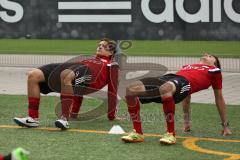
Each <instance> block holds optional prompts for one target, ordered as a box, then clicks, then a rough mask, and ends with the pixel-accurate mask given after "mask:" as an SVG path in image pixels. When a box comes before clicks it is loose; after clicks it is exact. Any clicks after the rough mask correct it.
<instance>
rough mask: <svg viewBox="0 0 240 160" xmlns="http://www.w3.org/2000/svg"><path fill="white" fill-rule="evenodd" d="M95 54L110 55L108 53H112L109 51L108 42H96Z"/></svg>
mask: <svg viewBox="0 0 240 160" xmlns="http://www.w3.org/2000/svg"><path fill="white" fill-rule="evenodd" d="M96 54H97V55H101V56H110V55H112V53H111V52H110V51H109V46H108V42H106V41H101V42H100V43H99V44H98V47H97V53H96Z"/></svg>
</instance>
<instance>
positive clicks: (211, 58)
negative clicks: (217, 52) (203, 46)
mask: <svg viewBox="0 0 240 160" xmlns="http://www.w3.org/2000/svg"><path fill="white" fill-rule="evenodd" d="M200 61H201V62H202V63H204V64H207V65H210V66H215V64H214V63H215V62H216V59H215V57H214V56H212V55H210V54H208V53H205V54H204V55H203V56H202V57H201V59H200Z"/></svg>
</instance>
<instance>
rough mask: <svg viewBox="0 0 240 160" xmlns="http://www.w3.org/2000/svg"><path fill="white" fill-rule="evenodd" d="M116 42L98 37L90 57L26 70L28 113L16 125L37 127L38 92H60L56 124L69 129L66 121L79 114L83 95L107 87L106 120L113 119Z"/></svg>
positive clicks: (115, 83)
mask: <svg viewBox="0 0 240 160" xmlns="http://www.w3.org/2000/svg"><path fill="white" fill-rule="evenodd" d="M116 46H117V45H116V42H115V41H113V40H110V39H107V38H104V39H102V40H100V42H99V45H98V47H97V51H96V55H95V56H94V57H92V58H85V59H84V58H76V59H73V60H72V61H71V62H67V63H63V64H60V63H57V64H56V63H54V64H48V65H44V66H41V67H39V68H36V69H33V70H32V71H30V72H29V73H28V81H27V86H28V116H27V117H25V118H17V117H15V118H14V122H15V123H16V124H18V125H19V126H24V127H29V128H30V127H38V126H39V113H38V112H39V111H38V110H39V102H40V93H43V94H48V93H50V92H59V93H60V94H61V97H60V98H61V105H62V112H61V119H59V120H57V121H56V122H55V125H56V127H59V128H61V129H67V128H69V125H68V120H69V118H70V117H73V118H75V116H76V115H78V112H79V110H80V106H81V104H82V100H83V95H86V94H89V93H92V92H96V91H99V90H100V89H102V88H103V87H104V86H106V85H107V86H108V113H107V116H108V119H109V120H114V119H115V118H116V109H117V108H116V107H117V89H118V65H117V64H116V63H114V62H113V57H114V55H115V54H116Z"/></svg>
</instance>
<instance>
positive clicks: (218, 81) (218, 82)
mask: <svg viewBox="0 0 240 160" xmlns="http://www.w3.org/2000/svg"><path fill="white" fill-rule="evenodd" d="M211 74H212V75H211V76H212V78H211V83H212V87H213V89H222V73H221V72H220V71H219V72H215V73H211Z"/></svg>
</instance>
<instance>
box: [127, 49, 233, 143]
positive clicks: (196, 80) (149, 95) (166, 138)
mask: <svg viewBox="0 0 240 160" xmlns="http://www.w3.org/2000/svg"><path fill="white" fill-rule="evenodd" d="M210 86H212V88H213V90H214V95H215V102H216V106H217V109H218V112H219V115H220V118H221V121H222V127H223V130H222V134H223V135H224V136H226V135H229V134H231V131H230V129H229V122H228V119H227V115H226V107H225V101H224V98H223V95H222V74H221V65H220V62H219V59H218V57H216V56H213V55H210V54H208V53H206V54H204V55H203V56H202V57H201V58H200V61H199V63H196V64H188V65H185V66H183V67H182V68H181V69H180V70H179V71H178V72H177V73H176V74H166V75H164V76H161V77H149V78H144V79H140V80H139V81H135V82H133V83H131V84H130V85H129V86H128V87H127V89H126V102H127V105H128V112H129V114H130V117H131V119H132V122H133V128H134V129H133V132H132V133H130V134H129V135H127V136H123V137H122V140H123V141H124V142H143V141H144V137H143V131H142V126H141V120H140V102H141V103H142V104H144V103H150V102H156V103H162V104H163V112H164V115H165V119H166V123H167V133H166V134H164V135H163V137H162V138H161V139H160V143H163V144H175V143H176V132H175V129H174V115H175V104H176V103H179V102H182V106H183V111H184V114H185V118H184V121H185V122H184V131H188V130H190V115H189V108H190V100H191V94H193V93H195V92H198V91H200V90H204V89H207V88H209V87H210Z"/></svg>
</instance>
